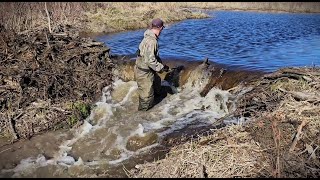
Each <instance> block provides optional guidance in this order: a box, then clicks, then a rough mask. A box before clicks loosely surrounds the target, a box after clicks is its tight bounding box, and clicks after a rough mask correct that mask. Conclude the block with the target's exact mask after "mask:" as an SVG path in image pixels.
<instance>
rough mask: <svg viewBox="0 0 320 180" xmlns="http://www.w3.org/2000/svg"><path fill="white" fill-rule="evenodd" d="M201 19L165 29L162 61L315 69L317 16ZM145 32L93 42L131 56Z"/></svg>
mask: <svg viewBox="0 0 320 180" xmlns="http://www.w3.org/2000/svg"><path fill="white" fill-rule="evenodd" d="M208 14H209V15H210V16H211V17H210V18H207V19H200V20H199V19H189V20H184V21H182V22H178V23H174V24H170V25H167V26H166V28H165V29H164V30H163V32H162V33H161V36H160V39H159V46H160V57H162V58H163V59H170V58H173V59H177V58H178V59H183V60H186V61H189V60H203V59H204V58H206V57H208V58H209V60H210V61H213V62H215V63H218V64H222V65H225V66H229V68H236V69H244V70H258V71H264V72H272V71H275V70H277V69H279V68H282V67H287V66H295V67H299V66H319V64H320V14H293V13H259V12H242V11H209V12H208ZM144 31H145V29H141V30H136V31H128V32H122V33H116V34H109V35H102V36H97V37H95V39H96V40H98V41H102V42H105V44H106V45H107V46H109V47H110V48H111V53H113V54H117V55H132V54H134V53H135V52H136V50H137V48H138V46H139V43H140V41H141V40H142V38H143V33H144Z"/></svg>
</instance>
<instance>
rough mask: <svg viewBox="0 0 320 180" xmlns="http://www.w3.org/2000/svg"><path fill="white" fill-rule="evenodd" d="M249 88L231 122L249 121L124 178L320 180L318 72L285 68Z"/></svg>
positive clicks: (202, 137) (175, 151)
mask: <svg viewBox="0 0 320 180" xmlns="http://www.w3.org/2000/svg"><path fill="white" fill-rule="evenodd" d="M249 86H252V87H253V88H252V90H251V91H249V92H247V93H246V94H244V95H243V96H242V97H241V98H240V99H239V101H238V107H237V110H236V111H235V112H234V116H235V117H240V116H242V117H243V116H244V117H247V118H250V119H251V121H249V122H248V123H246V124H244V125H231V126H226V127H224V128H221V129H218V130H217V129H212V130H211V132H210V133H209V134H210V135H204V134H202V135H199V138H195V139H193V141H190V142H187V143H185V144H181V145H179V146H177V147H174V148H172V149H171V150H170V152H169V153H168V154H167V156H166V158H165V159H162V160H158V161H155V162H151V163H147V162H146V163H145V164H141V165H137V166H136V168H134V169H132V170H130V171H127V174H128V176H129V177H229V178H230V177H286V178H297V177H304V178H306V177H310V178H316V177H319V176H320V162H319V158H320V151H319V146H320V139H319V137H320V132H319V128H320V116H319V115H320V97H319V88H320V69H319V68H284V69H281V70H279V71H277V72H274V73H272V74H268V75H265V76H264V77H263V78H262V79H259V80H257V81H255V82H252V83H251V84H250V85H249ZM235 91H236V90H235ZM235 91H234V92H233V93H236V92H235Z"/></svg>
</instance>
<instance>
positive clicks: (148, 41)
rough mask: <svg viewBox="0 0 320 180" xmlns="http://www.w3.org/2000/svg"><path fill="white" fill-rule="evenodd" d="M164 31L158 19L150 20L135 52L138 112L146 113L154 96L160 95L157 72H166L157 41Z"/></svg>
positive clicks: (152, 103)
mask: <svg viewBox="0 0 320 180" xmlns="http://www.w3.org/2000/svg"><path fill="white" fill-rule="evenodd" d="M163 29H164V25H163V21H162V20H161V19H159V18H157V19H154V20H152V22H151V28H150V29H147V30H146V31H145V32H144V38H143V40H142V41H141V43H140V45H139V49H138V51H137V53H138V57H137V59H136V65H135V71H134V73H135V79H136V81H137V84H138V94H139V107H138V110H139V111H147V110H149V109H150V108H152V107H153V105H154V96H155V95H160V94H161V78H160V77H159V75H158V74H157V72H159V73H162V72H163V71H166V72H168V71H169V67H168V66H167V65H164V64H163V63H162V61H161V59H160V57H159V49H158V48H159V45H158V39H159V36H160V34H161V31H162V30H163Z"/></svg>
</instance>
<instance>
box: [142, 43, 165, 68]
mask: <svg viewBox="0 0 320 180" xmlns="http://www.w3.org/2000/svg"><path fill="white" fill-rule="evenodd" d="M157 52H158V50H157V44H156V43H150V44H148V47H147V49H146V56H147V58H148V62H147V63H148V66H149V67H150V68H151V69H153V70H154V71H157V72H159V71H161V70H162V69H163V67H164V65H163V64H162V63H160V62H158V60H157V57H156V53H157Z"/></svg>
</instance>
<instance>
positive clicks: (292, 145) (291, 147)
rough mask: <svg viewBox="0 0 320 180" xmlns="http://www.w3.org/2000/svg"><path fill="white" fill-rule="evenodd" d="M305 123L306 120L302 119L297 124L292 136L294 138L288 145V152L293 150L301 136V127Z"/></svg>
mask: <svg viewBox="0 0 320 180" xmlns="http://www.w3.org/2000/svg"><path fill="white" fill-rule="evenodd" d="M306 124H307V120H305V119H304V120H303V121H302V123H301V124H300V125H299V127H298V129H297V133H296V135H295V137H294V140H293V142H292V144H291V146H290V149H289V152H293V151H294V148H295V147H296V145H297V143H298V141H299V139H301V137H302V128H303V127H304V126H305V125H306Z"/></svg>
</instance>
